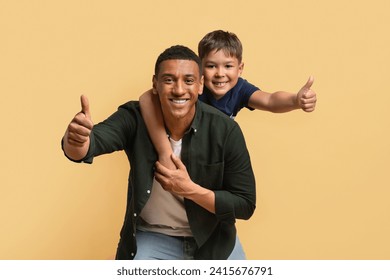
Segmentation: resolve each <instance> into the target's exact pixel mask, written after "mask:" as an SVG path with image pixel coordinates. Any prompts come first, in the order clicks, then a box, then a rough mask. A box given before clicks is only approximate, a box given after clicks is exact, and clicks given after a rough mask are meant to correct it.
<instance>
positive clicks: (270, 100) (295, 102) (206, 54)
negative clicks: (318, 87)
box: [140, 30, 317, 169]
mask: <svg viewBox="0 0 390 280" xmlns="http://www.w3.org/2000/svg"><path fill="white" fill-rule="evenodd" d="M198 54H199V57H200V59H201V60H202V67H203V75H204V89H203V94H201V95H199V100H201V101H203V102H205V103H207V104H209V105H212V106H214V107H216V108H217V109H219V110H220V111H222V112H224V113H225V114H226V115H228V116H229V117H230V118H232V119H234V117H235V116H236V115H237V113H238V112H239V111H240V110H241V109H242V108H243V107H247V108H248V109H250V110H254V109H259V110H265V111H270V112H273V113H284V112H289V111H292V110H296V109H302V110H303V111H305V112H312V111H314V109H315V105H316V101H317V97H316V93H315V92H314V91H313V90H311V85H312V84H313V78H312V77H310V78H309V80H308V81H307V83H306V84H305V85H304V86H303V87H302V88H301V89H300V90H299V91H298V93H289V92H285V91H277V92H274V93H267V92H264V91H261V90H260V89H259V88H257V87H256V86H254V85H252V84H250V83H249V82H247V81H246V80H244V79H242V78H241V77H240V76H241V73H242V71H243V69H244V63H243V62H242V44H241V42H240V40H239V39H238V37H237V36H236V35H235V34H234V33H231V32H227V31H222V30H216V31H213V32H210V33H208V34H206V36H204V37H203V39H202V40H201V41H200V42H199V45H198ZM179 90H182V89H179ZM140 106H141V112H142V116H143V118H144V120H145V123H146V126H147V128H148V132H149V135H150V137H151V139H152V142H153V144H154V146H155V149H156V151H157V153H158V155H159V162H160V163H162V164H163V165H164V166H166V167H168V168H170V169H176V166H175V165H174V164H173V162H172V160H171V155H172V148H171V146H170V143H169V141H168V139H167V134H166V131H165V128H164V123H163V122H162V121H161V122H157V121H156V120H162V119H163V118H162V115H161V111H160V110H159V109H158V108H160V106H159V100H158V97H157V95H156V94H155V93H152V90H150V91H148V92H146V93H144V94H143V95H142V96H141V97H140Z"/></svg>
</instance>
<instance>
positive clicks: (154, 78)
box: [152, 75, 157, 94]
mask: <svg viewBox="0 0 390 280" xmlns="http://www.w3.org/2000/svg"><path fill="white" fill-rule="evenodd" d="M152 85H153V88H152V92H153V94H157V89H156V87H157V78H156V75H153V77H152Z"/></svg>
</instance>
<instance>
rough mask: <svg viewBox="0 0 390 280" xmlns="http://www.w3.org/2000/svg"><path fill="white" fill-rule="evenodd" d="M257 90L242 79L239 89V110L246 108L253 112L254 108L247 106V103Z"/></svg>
mask: <svg viewBox="0 0 390 280" xmlns="http://www.w3.org/2000/svg"><path fill="white" fill-rule="evenodd" d="M257 90H259V88H258V87H257V86H255V85H252V84H251V83H249V82H248V81H247V80H244V79H242V84H241V87H240V96H241V102H240V108H244V107H246V108H248V109H249V110H254V108H252V107H249V106H248V103H249V98H250V97H251V96H252V94H253V93H254V92H255V91H257Z"/></svg>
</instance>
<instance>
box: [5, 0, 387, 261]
mask: <svg viewBox="0 0 390 280" xmlns="http://www.w3.org/2000/svg"><path fill="white" fill-rule="evenodd" d="M389 10H390V2H389V1H387V0H373V1H362V0H358V1H353V2H351V1H346V0H341V1H340V0H328V1H309V0H297V1H288V0H284V1H258V0H250V1H231V0H224V1H219V0H215V1H193V2H185V1H179V0H171V1H154V0H153V1H152V0H143V1H131V0H122V1H92V0H91V1H78V0H77V1H76V0H68V1H43V0H35V1H30V0H16V1H6V0H0V40H1V43H0V93H1V110H0V114H1V115H0V118H1V137H0V149H1V168H0V174H1V177H0V191H1V192H0V226H1V229H0V259H107V258H110V257H112V255H113V254H114V252H115V249H116V244H117V241H118V235H119V230H120V227H121V224H122V221H123V216H124V207H125V198H126V186H127V173H128V170H129V166H128V163H127V160H126V158H125V155H124V154H123V153H114V154H112V155H109V156H103V157H100V158H97V159H95V162H94V164H93V165H77V164H74V163H71V162H69V161H68V160H67V159H66V158H65V157H64V156H63V154H62V151H61V149H60V139H61V137H62V135H63V132H64V131H65V128H66V126H67V124H68V122H69V121H70V120H71V118H72V117H73V115H74V114H76V113H77V112H78V111H79V110H80V104H79V96H80V94H82V93H83V94H86V95H87V96H88V97H89V99H90V103H91V110H92V117H93V120H94V121H95V122H98V121H101V120H103V119H104V118H105V117H107V116H108V115H109V114H110V113H112V112H113V111H114V110H116V108H117V106H118V105H120V104H122V103H124V102H125V101H127V100H130V99H138V96H139V95H140V93H142V92H143V91H144V90H146V89H148V88H149V87H150V86H151V76H152V73H153V66H154V61H155V59H156V57H157V55H158V54H159V53H160V52H161V51H162V50H164V49H165V48H166V47H169V46H171V45H174V44H184V45H187V46H189V47H191V48H192V49H194V50H196V47H197V42H198V41H199V40H200V39H201V38H202V37H203V35H205V34H206V33H207V32H209V31H212V30H215V29H223V30H229V31H232V32H235V33H236V34H237V35H238V36H239V38H240V39H241V40H242V43H243V45H244V61H245V70H244V75H243V76H244V77H245V78H246V79H248V80H249V81H250V82H252V83H254V84H256V85H258V86H259V87H261V88H262V89H263V90H265V91H276V90H287V91H297V90H298V89H299V88H300V87H301V86H302V85H303V84H304V83H305V82H306V80H307V78H308V76H309V75H313V76H314V77H315V82H314V86H313V89H314V90H315V91H316V92H317V94H318V105H317V110H316V111H315V112H314V113H311V114H307V113H304V112H301V111H296V112H292V113H288V114H280V115H277V114H272V113H267V112H261V111H256V112H249V111H247V110H244V111H243V112H242V113H240V114H239V116H238V118H237V121H238V122H239V123H240V125H241V127H242V129H243V131H244V134H245V136H246V139H247V144H248V147H249V150H250V153H251V158H252V163H253V167H254V171H255V173H256V178H257V189H258V202H257V205H258V206H257V210H256V212H255V215H254V216H253V218H252V219H251V220H249V221H239V222H238V230H239V236H240V238H241V240H242V243H243V244H244V246H245V249H246V252H247V255H248V258H250V259H389V258H390V244H389V236H390V223H389V220H390V203H389V197H390V189H389V187H390V180H389V171H390V170H389V167H390V164H389V163H390V162H389V156H390V148H389V147H390V145H389V143H390V125H389V120H390V113H389V109H388V106H389V105H388V104H389V103H390V85H389V71H388V67H389V65H390V52H389V49H390V38H389V35H388V31H389V27H390V18H389V16H388V12H389Z"/></svg>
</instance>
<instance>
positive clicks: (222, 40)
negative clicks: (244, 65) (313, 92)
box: [198, 30, 242, 63]
mask: <svg viewBox="0 0 390 280" xmlns="http://www.w3.org/2000/svg"><path fill="white" fill-rule="evenodd" d="M213 50H215V51H220V50H223V51H224V53H225V54H226V55H229V56H234V57H236V58H237V59H238V62H239V63H241V60H242V44H241V41H240V39H238V37H237V36H236V34H234V33H232V32H228V31H223V30H215V31H212V32H210V33H208V34H206V36H204V37H203V39H202V40H200V42H199V44H198V54H199V57H200V59H203V58H205V57H206V56H207V55H208V54H209V53H210V52H211V51H213Z"/></svg>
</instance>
